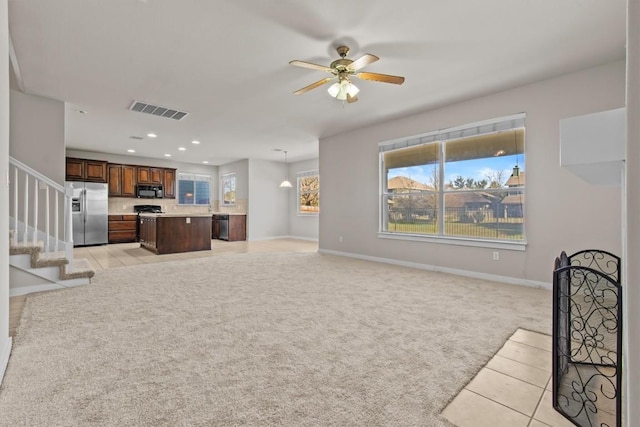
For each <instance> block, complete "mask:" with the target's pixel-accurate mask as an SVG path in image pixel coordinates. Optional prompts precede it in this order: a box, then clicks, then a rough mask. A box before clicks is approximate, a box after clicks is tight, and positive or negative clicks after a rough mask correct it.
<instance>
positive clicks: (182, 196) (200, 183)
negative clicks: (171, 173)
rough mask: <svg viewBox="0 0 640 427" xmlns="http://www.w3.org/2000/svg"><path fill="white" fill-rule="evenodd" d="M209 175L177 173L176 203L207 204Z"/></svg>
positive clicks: (209, 195)
mask: <svg viewBox="0 0 640 427" xmlns="http://www.w3.org/2000/svg"><path fill="white" fill-rule="evenodd" d="M210 184H211V177H210V176H209V175H196V174H190V173H178V204H180V205H209V204H210V202H211V201H210V198H211V192H210Z"/></svg>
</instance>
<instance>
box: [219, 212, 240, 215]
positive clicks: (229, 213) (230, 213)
mask: <svg viewBox="0 0 640 427" xmlns="http://www.w3.org/2000/svg"><path fill="white" fill-rule="evenodd" d="M211 215H247V214H246V213H241V212H211Z"/></svg>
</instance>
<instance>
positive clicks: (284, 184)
mask: <svg viewBox="0 0 640 427" xmlns="http://www.w3.org/2000/svg"><path fill="white" fill-rule="evenodd" d="M282 151H284V165H285V167H286V168H287V173H286V174H285V176H284V181H282V182H281V183H280V187H281V188H291V187H293V185H291V183H290V182H289V164H288V163H287V150H282Z"/></svg>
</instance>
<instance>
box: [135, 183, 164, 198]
mask: <svg viewBox="0 0 640 427" xmlns="http://www.w3.org/2000/svg"><path fill="white" fill-rule="evenodd" d="M162 190H163V188H162V185H138V186H137V187H136V196H138V197H139V198H141V199H162V198H163V197H164V192H163V191H162Z"/></svg>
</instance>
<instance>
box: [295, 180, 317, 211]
mask: <svg viewBox="0 0 640 427" xmlns="http://www.w3.org/2000/svg"><path fill="white" fill-rule="evenodd" d="M319 212H320V176H319V175H318V171H317V170H315V171H307V172H300V173H298V214H301V215H309V214H312V215H317V214H318V213H319Z"/></svg>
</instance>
